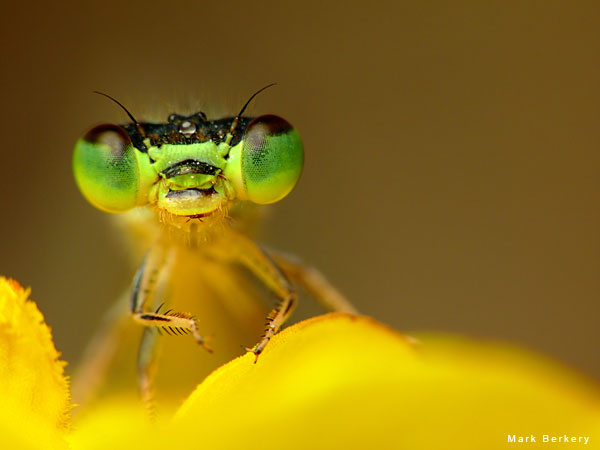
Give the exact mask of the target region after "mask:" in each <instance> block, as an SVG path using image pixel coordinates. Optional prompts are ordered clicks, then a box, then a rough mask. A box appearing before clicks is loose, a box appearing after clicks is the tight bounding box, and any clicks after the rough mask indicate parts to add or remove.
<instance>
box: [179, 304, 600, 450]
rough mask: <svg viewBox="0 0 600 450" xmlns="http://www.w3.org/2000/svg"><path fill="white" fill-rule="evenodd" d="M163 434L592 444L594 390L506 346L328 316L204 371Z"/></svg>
mask: <svg viewBox="0 0 600 450" xmlns="http://www.w3.org/2000/svg"><path fill="white" fill-rule="evenodd" d="M175 425H176V426H177V432H178V433H187V437H188V438H189V439H192V438H193V436H195V437H196V439H198V440H199V442H200V441H202V440H203V436H208V437H209V441H208V442H209V443H210V444H209V445H210V447H211V448H265V447H268V446H272V445H281V446H282V447H283V448H288V449H289V448H298V449H300V448H303V449H306V448H378V449H380V448H390V449H392V448H394V449H398V448H402V449H421V448H423V449H440V448H453V449H483V448H485V449H495V448H508V447H510V446H511V445H512V446H514V445H515V444H511V443H509V442H508V436H509V435H511V436H512V435H515V439H518V437H519V436H530V435H534V436H537V439H536V444H531V445H543V442H542V441H543V439H544V435H549V436H550V437H549V439H551V437H552V436H561V437H562V436H564V435H565V434H566V435H567V436H568V437H579V436H589V439H590V440H592V443H593V444H595V446H598V445H599V444H600V391H599V387H598V385H597V384H595V383H593V382H592V381H590V380H587V379H584V378H582V377H580V376H579V375H577V374H575V373H573V372H571V371H570V370H567V369H566V368H563V367H561V366H559V365H558V364H556V363H553V362H551V361H549V360H546V359H544V358H541V357H539V356H536V355H534V354H532V353H530V352H525V351H523V350H519V349H516V348H514V347H509V346H505V345H498V344H490V343H480V342H476V341H472V340H469V339H465V338H453V337H449V336H445V337H439V336H437V337H436V336H424V337H423V338H422V342H421V343H420V344H411V341H409V340H407V339H406V338H404V337H402V336H401V335H399V334H398V333H396V332H394V331H393V330H390V329H389V328H387V327H385V326H382V325H381V324H378V323H376V322H375V321H373V320H370V319H366V318H356V317H352V316H347V315H341V314H337V315H328V316H324V317H320V318H316V319H313V320H309V321H306V322H303V323H301V324H299V325H297V326H295V327H291V328H290V329H288V330H286V331H284V332H283V333H281V334H280V335H279V336H278V338H277V339H274V340H273V342H272V343H271V346H270V347H268V351H266V352H265V354H264V355H262V356H261V357H260V359H259V361H258V363H257V364H256V365H255V364H253V358H252V356H251V355H246V356H245V357H242V358H240V359H237V360H235V361H233V362H232V363H230V364H228V365H226V366H225V367H222V368H221V369H219V370H218V371H216V372H215V373H214V374H213V375H211V376H210V377H209V378H208V379H207V380H206V381H205V382H204V383H202V384H201V385H200V386H199V387H198V389H197V390H196V391H195V392H194V393H193V394H192V396H191V397H190V398H189V399H188V401H187V402H186V404H185V405H184V406H183V407H182V408H181V410H180V412H179V414H178V416H177V417H176V421H175ZM588 442H589V440H588ZM538 443H539V444H538ZM546 445H548V444H546ZM552 445H553V448H555V447H560V446H561V445H560V444H558V443H553V444H552ZM569 445H573V444H572V443H569V444H565V446H567V447H568V446H569Z"/></svg>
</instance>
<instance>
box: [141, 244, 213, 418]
mask: <svg viewBox="0 0 600 450" xmlns="http://www.w3.org/2000/svg"><path fill="white" fill-rule="evenodd" d="M170 256H172V255H169V254H168V253H167V252H166V251H165V250H164V249H163V248H162V247H161V246H160V245H159V244H157V245H155V246H154V247H153V248H151V249H150V251H149V252H148V254H147V255H146V257H145V258H144V261H143V262H142V265H141V266H140V268H139V269H138V271H137V273H136V275H135V278H134V280H133V289H132V293H131V305H130V308H131V315H132V317H133V319H134V320H135V321H136V322H138V323H141V324H142V325H144V326H145V327H146V329H145V330H144V333H143V335H142V340H141V342H140V346H139V349H138V355H137V371H138V385H139V388H140V394H141V397H142V401H143V402H144V405H145V406H146V408H147V409H148V411H149V412H150V414H151V415H152V414H153V413H154V402H153V393H152V382H153V379H154V374H155V372H156V369H155V368H156V357H157V344H158V336H157V334H158V333H160V330H161V329H162V330H164V331H165V332H166V333H167V334H188V333H190V332H191V333H192V335H193V336H194V338H195V339H196V341H197V342H198V343H199V344H200V345H202V346H203V347H204V348H206V349H207V350H209V351H210V349H208V348H207V347H206V345H205V343H204V338H203V337H202V336H201V335H200V333H199V332H198V327H197V322H196V318H195V317H194V316H192V315H191V314H188V313H180V312H175V311H170V310H169V311H166V312H165V313H161V311H160V310H161V308H162V306H163V305H162V304H161V305H160V306H158V307H157V308H156V309H155V310H154V312H152V311H151V310H150V311H148V309H149V308H150V307H151V306H152V305H153V304H155V303H156V298H157V297H158V295H157V294H158V291H160V290H161V288H162V287H163V286H164V284H166V283H167V278H168V273H169V269H170V267H171V261H170V260H171V259H172V258H170ZM154 331H156V332H154Z"/></svg>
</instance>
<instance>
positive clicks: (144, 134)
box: [92, 88, 264, 137]
mask: <svg viewBox="0 0 600 450" xmlns="http://www.w3.org/2000/svg"><path fill="white" fill-rule="evenodd" d="M263 89H264V88H263ZM92 92H93V93H94V94H99V95H102V96H104V97H106V98H108V99H110V100H112V101H113V102H115V103H116V104H117V105H119V106H120V107H121V109H123V111H125V113H126V114H127V115H128V116H129V118H130V119H131V121H132V122H133V123H134V124H135V127H136V128H137V130H138V131H139V133H140V134H141V135H142V136H143V137H146V132H145V131H144V129H143V128H142V126H141V125H140V123H139V122H138V121H137V120H135V117H133V114H131V113H130V112H129V111H128V110H127V108H125V107H124V106H123V105H122V104H121V102H119V101H118V100H117V99H115V98H113V97H111V96H110V95H108V94H105V93H104V92H99V91H92ZM259 92H260V91H259Z"/></svg>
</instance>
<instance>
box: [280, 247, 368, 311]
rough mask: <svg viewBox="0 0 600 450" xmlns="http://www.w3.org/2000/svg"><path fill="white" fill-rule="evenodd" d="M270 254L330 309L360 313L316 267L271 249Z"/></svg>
mask: <svg viewBox="0 0 600 450" xmlns="http://www.w3.org/2000/svg"><path fill="white" fill-rule="evenodd" d="M269 254H270V255H271V257H272V258H273V259H274V260H275V262H276V263H277V264H278V265H279V267H281V270H283V272H284V273H285V274H286V275H287V276H288V277H289V278H290V279H291V280H292V281H294V282H296V283H298V284H299V285H300V286H302V288H303V289H304V290H305V291H306V292H307V293H308V294H309V295H310V296H312V297H313V298H314V299H315V300H316V301H317V302H319V303H320V304H321V305H322V306H323V307H324V308H326V309H327V310H329V311H335V312H345V313H349V314H358V311H357V309H356V308H355V307H354V306H353V305H352V304H351V303H350V302H349V301H348V299H346V297H344V295H342V294H341V293H340V291H338V290H337V289H336V288H335V287H334V286H333V285H332V284H331V283H330V282H329V280H327V278H325V276H324V275H323V274H322V273H321V272H320V271H319V270H318V269H317V268H315V267H313V266H310V265H307V264H305V263H304V262H303V261H301V260H300V259H299V258H297V257H295V256H293V255H289V254H286V253H283V252H279V251H276V250H271V249H269Z"/></svg>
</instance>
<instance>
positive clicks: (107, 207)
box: [73, 113, 304, 217]
mask: <svg viewBox="0 0 600 450" xmlns="http://www.w3.org/2000/svg"><path fill="white" fill-rule="evenodd" d="M234 121H235V125H234V126H232V124H234ZM303 161H304V152H303V147H302V142H301V140H300V136H299V135H298V132H297V131H296V130H295V129H294V128H293V127H292V126H291V125H290V124H289V123H288V122H286V121H285V120H284V119H281V118H279V117H277V116H273V115H266V116H261V117H258V118H256V119H254V120H252V119H249V118H244V117H242V118H226V119H220V120H215V121H208V120H206V117H205V116H204V114H202V113H197V114H194V115H192V116H188V117H184V116H179V115H175V114H172V115H170V116H169V119H168V122H167V123H162V124H161V123H159V124H157V123H135V124H128V125H122V126H118V125H99V126H97V127H94V128H92V129H91V130H90V131H89V132H88V133H86V134H85V135H84V136H83V137H82V138H81V139H80V140H79V141H78V142H77V144H76V146H75V152H74V156H73V169H74V173H75V179H76V181H77V184H78V186H79V188H80V190H81V192H82V193H83V195H84V196H85V197H86V199H87V200H88V201H89V202H90V203H92V204H93V205H94V206H96V207H97V208H99V209H102V210H104V211H108V212H113V213H119V212H124V211H127V210H129V209H131V208H133V207H135V206H141V205H151V206H154V207H156V208H157V209H159V210H162V211H165V212H167V213H170V214H172V215H175V216H188V217H200V216H206V215H210V214H211V213H213V212H214V211H216V210H222V209H224V208H227V207H228V206H229V205H230V203H231V202H233V201H235V200H249V201H252V202H254V203H259V204H266V203H273V202H276V201H278V200H280V199H282V198H283V197H285V196H286V195H287V194H288V193H289V192H290V191H291V190H292V189H293V188H294V186H295V185H296V183H297V181H298V178H299V177H300V174H301V172H302V166H303Z"/></svg>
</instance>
